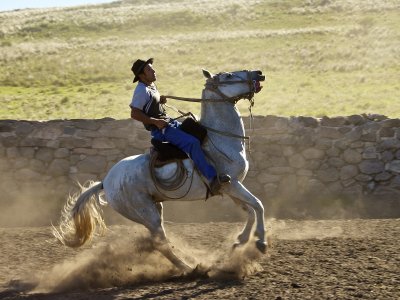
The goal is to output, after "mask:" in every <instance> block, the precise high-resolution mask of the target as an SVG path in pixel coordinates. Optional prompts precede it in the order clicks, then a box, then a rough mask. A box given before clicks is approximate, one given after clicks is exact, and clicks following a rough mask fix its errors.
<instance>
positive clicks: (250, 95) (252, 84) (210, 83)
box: [165, 70, 257, 106]
mask: <svg viewBox="0 0 400 300" xmlns="http://www.w3.org/2000/svg"><path fill="white" fill-rule="evenodd" d="M243 72H246V74H247V79H241V80H224V81H221V80H220V76H221V75H222V74H231V73H218V74H216V75H214V76H213V77H211V78H208V79H207V81H206V83H205V85H204V86H205V90H209V91H211V92H213V93H215V94H217V95H219V96H220V97H221V98H218V99H210V98H187V97H177V96H165V97H166V98H169V99H174V100H180V101H188V102H228V103H232V104H236V103H237V102H238V101H239V100H241V99H248V100H249V101H250V104H251V106H254V100H253V99H254V94H255V93H256V92H257V81H256V80H252V78H251V71H248V70H244V71H243ZM231 75H232V74H231ZM228 76H229V75H228ZM236 76H238V75H236ZM238 77H239V76H238ZM237 83H247V84H248V85H249V91H248V92H245V93H242V94H239V95H236V96H232V97H229V96H227V95H225V94H224V93H222V92H221V90H220V89H219V86H220V85H227V84H237Z"/></svg>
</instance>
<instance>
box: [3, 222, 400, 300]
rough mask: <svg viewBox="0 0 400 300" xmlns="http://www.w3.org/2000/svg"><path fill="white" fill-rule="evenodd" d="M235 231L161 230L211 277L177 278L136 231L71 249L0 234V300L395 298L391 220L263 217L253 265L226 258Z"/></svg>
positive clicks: (35, 233) (396, 265) (398, 294)
mask: <svg viewBox="0 0 400 300" xmlns="http://www.w3.org/2000/svg"><path fill="white" fill-rule="evenodd" d="M241 225H242V224H238V223H192V224H177V223H168V224H167V225H166V227H167V234H169V236H170V239H171V241H172V242H173V244H174V245H176V248H178V249H180V254H181V255H182V256H183V257H186V259H187V261H188V262H190V263H192V264H197V263H202V265H203V266H204V267H207V266H213V269H212V270H213V271H211V272H210V273H209V275H211V276H212V278H203V277H201V276H200V275H193V276H192V277H181V276H179V273H177V271H176V270H175V269H174V268H173V267H172V266H171V265H170V264H169V262H168V261H166V260H165V259H164V258H162V257H160V256H159V255H158V253H154V251H152V249H151V247H149V246H148V238H147V234H146V232H145V230H143V229H142V228H141V227H140V226H138V225H132V226H125V225H124V226H122V225H120V226H111V228H110V229H111V230H112V231H111V232H108V233H107V236H106V237H99V238H96V240H95V241H94V242H93V243H92V244H91V245H90V246H88V247H86V248H85V249H79V250H73V249H68V248H65V247H63V246H61V245H59V244H57V243H56V242H55V241H54V239H53V238H52V236H51V233H50V228H48V227H39V228H38V227H29V228H1V229H0V253H1V256H0V299H127V298H130V299H399V298H400V251H399V248H400V242H399V233H400V220H399V219H396V220H349V221H269V222H268V225H269V226H270V227H271V228H270V232H271V233H272V236H271V240H272V242H273V246H272V248H271V249H270V251H269V255H265V256H262V257H260V258H258V259H257V263H250V262H249V261H244V260H242V259H240V257H239V256H233V257H231V258H230V260H229V259H228V257H229V255H228V254H229V251H230V245H231V242H232V241H233V239H234V236H235V234H236V233H237V232H238V231H239V229H240V227H241ZM246 253H247V254H248V253H250V254H251V253H252V252H246ZM191 257H192V258H191ZM215 266H217V267H218V268H217V269H216V268H215ZM241 268H242V269H241ZM221 269H223V270H224V271H232V272H220V270H221ZM216 272H219V274H216ZM246 274H250V275H248V276H246V277H245V278H244V279H238V277H242V276H244V275H246ZM37 283H39V287H37V288H36V293H33V294H32V293H29V290H31V289H32V287H33V286H34V285H35V284H37ZM49 291H53V292H52V293H49Z"/></svg>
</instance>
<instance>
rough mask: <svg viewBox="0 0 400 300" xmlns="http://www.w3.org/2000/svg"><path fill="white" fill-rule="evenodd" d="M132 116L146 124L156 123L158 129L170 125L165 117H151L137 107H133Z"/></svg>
mask: <svg viewBox="0 0 400 300" xmlns="http://www.w3.org/2000/svg"><path fill="white" fill-rule="evenodd" d="M131 118H132V119H134V120H136V121H139V122H142V123H143V124H145V125H155V126H157V128H158V129H163V128H164V127H165V126H167V125H168V122H167V121H165V120H163V119H156V118H151V117H149V116H148V115H146V114H145V113H144V112H143V111H141V110H140V109H139V108H136V107H131Z"/></svg>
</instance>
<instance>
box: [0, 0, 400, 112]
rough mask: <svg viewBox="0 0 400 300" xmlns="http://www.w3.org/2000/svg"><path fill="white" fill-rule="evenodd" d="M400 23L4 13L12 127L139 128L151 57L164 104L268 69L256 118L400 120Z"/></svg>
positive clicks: (302, 8)
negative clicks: (212, 76) (89, 121)
mask: <svg viewBox="0 0 400 300" xmlns="http://www.w3.org/2000/svg"><path fill="white" fill-rule="evenodd" d="M399 11H400V2H399V1H398V0H392V1H391V0H386V1H372V0H371V1H368V0H366V1H361V0H359V1H355V0H341V1H333V0H331V1H329V0H321V1H313V0H308V1H300V0H296V1H273V0H265V1H262V0H259V1H257V0H248V1H244V0H229V1H223V2H216V1H211V0H166V1H163V2H161V3H158V2H156V1H150V0H148V1H146V0H142V1H139V0H131V1H117V2H114V3H111V4H104V5H96V6H85V7H77V8H67V9H53V10H50V9H49V10H44V9H38V10H23V11H14V12H3V13H0V28H1V29H0V101H1V103H2V104H3V105H2V106H1V107H0V118H1V119H40V120H48V119H60V118H62V119H64V118H65V119H70V118H103V117H113V118H116V119H121V118H128V117H129V108H128V104H129V103H130V98H131V95H132V90H133V88H134V85H133V84H132V82H131V79H132V74H131V72H130V66H131V64H132V62H133V61H134V60H135V59H136V58H148V57H155V67H156V70H157V73H158V81H157V84H158V87H159V90H160V91H161V93H162V94H173V95H179V96H188V97H199V96H200V95H201V89H202V87H203V84H204V79H203V77H202V73H201V68H207V69H209V70H210V71H212V72H220V71H234V70H241V69H261V70H262V71H263V72H264V73H265V74H266V75H267V81H266V82H265V83H264V89H263V91H262V92H261V93H260V94H258V95H257V96H256V100H255V101H256V105H255V107H254V110H253V112H254V114H257V115H266V114H277V115H285V116H291V115H307V116H324V115H328V116H335V115H349V114H358V113H369V112H370V113H380V114H384V115H387V116H390V117H397V116H398V115H399V114H400V101H398V100H399V96H400V84H399V78H400V60H399V58H400V19H399V18H398V15H399ZM170 103H172V104H173V105H174V106H178V107H179V108H180V109H182V110H191V111H193V112H194V113H199V106H198V104H190V103H182V102H176V101H170ZM239 107H240V109H241V111H242V113H243V115H246V114H248V111H247V103H244V102H243V103H240V104H239Z"/></svg>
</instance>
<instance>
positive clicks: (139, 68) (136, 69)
mask: <svg viewBox="0 0 400 300" xmlns="http://www.w3.org/2000/svg"><path fill="white" fill-rule="evenodd" d="M153 61H154V59H153V58H150V59H148V60H146V61H145V60H141V59H138V60H137V61H135V62H134V63H133V65H132V68H131V70H132V72H133V74H134V75H135V77H134V78H133V82H136V81H138V80H139V79H140V81H143V82H144V83H146V84H151V83H153V82H154V81H156V80H157V76H156V71H154V69H153V65H152V64H153Z"/></svg>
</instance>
